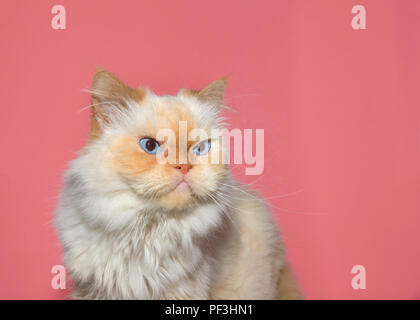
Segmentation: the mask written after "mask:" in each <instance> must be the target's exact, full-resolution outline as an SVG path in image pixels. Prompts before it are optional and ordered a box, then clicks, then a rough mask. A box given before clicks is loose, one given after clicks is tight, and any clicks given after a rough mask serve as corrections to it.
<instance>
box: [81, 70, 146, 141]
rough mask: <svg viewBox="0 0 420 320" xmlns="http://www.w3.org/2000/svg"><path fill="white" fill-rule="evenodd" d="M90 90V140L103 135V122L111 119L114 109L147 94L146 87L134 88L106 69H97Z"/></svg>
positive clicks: (125, 105)
mask: <svg viewBox="0 0 420 320" xmlns="http://www.w3.org/2000/svg"><path fill="white" fill-rule="evenodd" d="M89 92H90V93H91V101H92V104H91V111H92V120H91V130H90V136H89V140H94V139H96V138H98V137H99V136H100V135H101V133H102V124H103V123H107V122H109V121H110V116H111V115H112V113H113V111H116V109H124V108H127V101H130V100H134V101H141V100H142V99H143V97H144V95H145V94H146V90H145V89H143V88H137V89H133V88H131V87H129V86H127V85H126V84H124V83H123V82H122V81H121V80H120V79H118V77H117V76H116V75H115V74H113V73H112V72H110V71H108V70H105V69H99V70H97V71H96V73H95V75H94V77H93V82H92V88H91V89H90V90H89Z"/></svg>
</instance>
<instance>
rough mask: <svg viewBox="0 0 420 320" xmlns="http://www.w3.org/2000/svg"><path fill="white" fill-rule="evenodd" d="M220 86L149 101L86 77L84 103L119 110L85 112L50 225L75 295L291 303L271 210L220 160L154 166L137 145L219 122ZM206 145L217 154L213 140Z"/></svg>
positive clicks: (109, 78)
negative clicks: (87, 118) (184, 126)
mask: <svg viewBox="0 0 420 320" xmlns="http://www.w3.org/2000/svg"><path fill="white" fill-rule="evenodd" d="M218 84H219V85H220V83H218ZM223 85H224V82H223ZM213 86H214V85H213ZM219 89H220V87H218V86H217V87H216V88H214V87H213V88H211V86H209V87H208V88H206V89H204V90H202V91H201V93H202V95H201V96H200V95H199V92H193V91H190V92H185V91H184V93H182V94H181V95H179V96H178V97H157V96H155V95H153V94H152V93H151V92H148V91H146V90H144V89H141V90H140V89H137V90H134V89H131V88H129V87H126V86H124V85H123V84H122V83H121V82H119V80H118V79H116V78H115V76H113V75H112V74H110V73H109V72H106V71H100V72H98V73H97V75H96V77H95V80H94V85H93V89H92V92H93V102H94V103H95V102H96V103H97V104H98V105H100V104H101V105H102V107H103V108H104V109H105V107H104V106H105V104H106V103H110V106H111V108H118V107H121V110H122V112H117V113H116V114H112V112H113V111H106V112H105V111H104V109H99V108H97V109H96V110H95V111H94V114H93V118H92V130H91V136H90V142H89V144H88V145H87V146H86V147H85V148H84V149H83V150H82V151H81V153H80V155H79V157H78V158H77V159H76V160H74V161H73V162H72V163H71V165H70V169H69V170H68V172H67V174H66V178H65V184H64V190H63V192H62V194H61V197H60V203H59V207H58V209H57V214H56V225H57V228H58V230H59V236H60V240H61V243H62V245H63V249H64V258H65V263H66V266H67V268H68V270H69V272H70V274H71V276H72V278H73V280H74V288H73V296H74V297H75V298H81V299H276V298H282V297H284V298H300V297H301V296H300V292H299V289H298V287H297V286H296V284H295V282H294V279H293V275H292V274H291V273H290V272H289V270H288V266H287V262H286V259H285V254H284V249H283V245H282V242H281V240H280V236H279V230H278V227H277V225H276V223H275V221H274V219H273V218H272V216H271V213H270V212H269V210H268V209H267V207H266V206H265V204H264V203H263V202H262V201H261V200H260V199H258V198H257V197H256V196H255V195H254V194H253V193H252V192H250V191H249V190H247V189H246V188H244V187H242V186H239V185H238V184H237V183H236V182H235V181H234V180H233V178H232V177H231V174H230V172H229V170H228V168H227V166H226V165H224V164H209V163H207V164H206V163H204V162H203V163H200V162H197V163H195V164H191V165H188V168H186V169H185V167H184V166H181V165H179V164H172V165H171V164H158V163H157V162H156V159H155V158H153V157H154V156H153V157H152V155H151V154H147V153H146V152H144V151H142V150H141V149H140V148H139V145H138V144H137V140H138V139H139V138H138V137H144V136H147V137H151V136H155V134H156V130H158V129H161V128H162V127H164V128H167V127H171V128H172V129H174V130H175V129H177V128H178V124H177V123H179V121H186V122H187V123H188V124H189V125H191V126H193V127H202V128H205V129H206V130H209V129H210V128H214V127H217V126H219V124H218V122H217V110H216V108H215V105H212V104H211V103H215V100H214V99H211V98H215V97H216V96H214V94H215V92H216V93H217V92H218V90H219ZM206 90H207V91H206ZM215 90H216V91H215ZM204 93H205V94H204ZM218 93H219V94H220V90H219V92H218ZM203 97H204V98H206V99H207V100H204V98H203ZM122 98H123V99H122ZM106 99H108V100H106ZM110 101H111V102H110ZM217 103H219V104H220V100H218V101H217ZM206 108H208V109H206ZM206 112H207V113H206ZM166 113H169V114H170V116H168V115H167V114H166ZM203 113H204V114H203ZM200 116H201V118H200ZM176 120H178V122H177V121H176ZM145 128H147V129H145ZM145 130H146V131H147V130H148V131H147V132H146V131H145ZM151 131H154V133H152V132H151ZM148 139H149V138H148ZM155 142H156V141H155ZM163 145H164V143H163V141H162V146H163ZM168 145H169V143H168ZM159 147H161V146H159ZM212 148H213V149H215V150H217V149H218V148H220V150H219V151H220V152H221V151H222V145H218V142H217V141H214V142H212ZM145 151H147V150H145ZM200 161H203V160H202V159H201V158H200ZM194 170H195V171H194ZM181 172H182V173H181ZM182 179H183V180H182ZM184 180H185V182H184ZM180 181H181V182H180ZM181 184H182V186H180V185H181Z"/></svg>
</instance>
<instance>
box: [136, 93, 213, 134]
mask: <svg viewBox="0 0 420 320" xmlns="http://www.w3.org/2000/svg"><path fill="white" fill-rule="evenodd" d="M130 109H131V110H132V112H131V115H130V116H131V117H132V119H131V120H132V121H130V122H131V123H132V126H133V127H132V128H133V129H134V130H135V131H137V132H140V133H141V134H143V135H148V134H149V135H152V136H155V135H156V134H157V132H158V131H159V130H162V129H165V130H167V129H169V130H173V131H174V132H179V130H180V127H184V126H186V127H187V130H188V131H189V130H192V129H203V130H205V131H209V130H211V129H213V128H216V127H217V125H218V120H217V115H218V112H217V110H216V109H214V108H212V107H211V106H208V105H205V104H202V103H200V102H199V101H197V100H196V99H193V98H190V97H183V96H157V95H155V94H153V93H148V94H147V95H146V97H145V98H144V99H143V100H142V101H141V102H135V103H134V105H132V106H131V108H130Z"/></svg>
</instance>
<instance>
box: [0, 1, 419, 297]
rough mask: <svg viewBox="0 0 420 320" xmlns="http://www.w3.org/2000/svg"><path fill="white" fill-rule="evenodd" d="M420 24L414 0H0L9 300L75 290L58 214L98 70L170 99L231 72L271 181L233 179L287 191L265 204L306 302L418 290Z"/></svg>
mask: <svg viewBox="0 0 420 320" xmlns="http://www.w3.org/2000/svg"><path fill="white" fill-rule="evenodd" d="M55 4H62V5H64V6H65V8H66V10H67V29H66V30H58V31H57V30H53V29H52V28H51V18H52V16H53V15H52V14H51V8H52V6H53V5H55ZM356 4H363V5H365V7H366V10H367V30H358V31H356V30H353V29H352V28H351V20H352V17H353V14H352V13H351V8H352V7H353V6H354V5H356ZM419 24H420V1H416V0H413V1H409V0H405V1H397V0H395V1H385V0H378V1H356V0H353V1H348V0H340V1H336V0H330V1H324V0H322V1H320V0H317V1H309V0H308V1H295V0H293V1H279V0H275V1H214V0H213V1H207V2H204V1H140V0H135V1H134V0H133V1H124V0H118V1H93V0H89V1H82V0H71V1H70V0H60V1H41V0H39V1H32V0H26V1H16V0H14V1H2V2H1V4H0V39H1V43H0V46H1V48H0V58H1V59H0V61H1V73H0V96H1V108H0V112H1V113H0V115H1V116H0V150H1V160H0V298H3V299H4V298H7V299H13V298H24V299H56V298H65V297H66V296H67V294H68V292H67V291H65V290H64V291H62V290H53V289H52V288H51V284H50V282H51V278H52V274H51V268H52V266H54V265H56V264H61V263H62V261H61V256H60V255H61V250H60V246H59V243H58V241H57V237H56V234H55V232H54V229H53V227H52V223H51V220H52V213H53V210H54V207H55V204H56V197H57V195H58V193H59V190H60V188H61V177H62V174H63V171H64V169H65V168H66V164H67V162H68V161H69V160H70V159H72V158H74V157H75V151H76V150H78V149H79V148H81V147H82V146H83V145H84V143H85V141H86V137H87V132H88V126H89V112H87V111H84V112H79V111H80V110H81V109H82V108H83V107H85V106H87V105H89V104H90V98H89V95H88V94H86V93H83V92H82V91H81V89H83V88H88V87H89V86H90V82H91V79H92V75H93V72H94V70H95V68H96V67H99V66H100V67H105V68H108V69H109V70H111V71H113V72H115V73H116V74H117V75H118V76H120V77H121V79H123V80H124V81H126V82H127V83H128V84H130V85H132V86H137V85H139V84H143V85H146V86H149V87H150V88H151V89H153V90H154V91H155V92H157V93H169V94H173V93H175V92H176V91H177V89H178V88H180V87H202V86H204V85H205V84H207V83H208V82H210V81H212V80H215V79H217V78H220V77H222V76H225V75H226V74H229V75H230V80H229V84H228V88H227V96H226V101H227V102H228V103H229V104H230V105H231V106H232V107H233V108H235V109H237V110H239V111H240V113H239V114H234V115H231V119H232V121H231V122H232V125H233V126H234V127H239V128H253V129H256V128H263V129H265V152H266V153H265V154H266V157H265V172H264V174H263V176H260V177H255V176H244V175H243V167H240V168H236V169H235V171H234V172H235V173H237V174H238V176H239V177H240V179H241V180H242V181H245V182H253V181H255V180H257V181H256V182H255V184H254V186H255V188H256V189H258V190H259V191H260V193H261V195H262V196H264V197H273V196H281V195H287V194H288V195H287V196H284V197H282V198H274V199H271V200H270V202H271V204H272V205H273V211H274V213H275V215H276V217H277V218H278V221H279V223H280V224H281V226H282V229H283V234H284V239H285V242H286V245H287V247H288V256H289V259H290V261H291V263H292V265H293V267H294V269H295V271H296V274H297V277H298V279H299V281H300V283H301V285H302V287H303V289H304V291H305V293H306V296H307V297H308V298H310V299H316V298H318V299H330V298H338V299H375V298H380V299H383V298H385V299H391V298H409V299H419V298H420V252H419V251H420V250H419V242H420V231H419V224H420V215H419V213H420V200H419V196H420V144H419V138H420V131H419V120H420V114H419V102H420V101H419V88H420V68H419V63H420V55H419V53H420V25H419ZM357 264H362V265H364V266H365V267H366V271H367V278H366V279H367V289H366V290H353V289H352V287H351V279H352V277H353V275H352V274H351V268H352V266H353V265H357Z"/></svg>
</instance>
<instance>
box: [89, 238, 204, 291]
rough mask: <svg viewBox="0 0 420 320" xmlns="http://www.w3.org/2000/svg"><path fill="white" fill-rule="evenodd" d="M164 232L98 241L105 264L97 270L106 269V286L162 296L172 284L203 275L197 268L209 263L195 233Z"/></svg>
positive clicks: (104, 279) (103, 270) (175, 284)
mask: <svg viewBox="0 0 420 320" xmlns="http://www.w3.org/2000/svg"><path fill="white" fill-rule="evenodd" d="M162 232H163V230H158V232H156V233H154V234H146V235H145V234H143V235H142V236H141V237H139V236H138V235H134V234H133V235H129V236H128V237H118V238H116V239H114V240H113V241H107V243H104V242H102V243H98V244H97V245H98V246H99V247H100V248H96V249H95V252H101V253H102V257H101V258H100V261H101V262H102V263H101V264H102V265H101V266H99V267H98V268H96V272H100V273H102V274H101V275H99V276H100V277H102V279H103V281H104V284H105V287H106V288H110V287H114V288H117V290H118V291H119V292H120V293H119V295H123V296H125V297H126V298H136V299H148V298H151V297H152V296H153V297H155V298H162V297H164V296H165V292H166V291H167V290H168V288H173V287H178V286H179V285H180V284H183V285H186V283H187V282H188V281H191V279H192V278H194V277H198V276H199V274H198V273H196V274H194V272H195V271H196V270H199V269H200V268H203V267H208V262H207V259H206V256H205V255H204V252H203V249H202V248H201V247H200V246H199V245H198V244H197V243H195V241H194V235H193V234H190V233H188V232H187V230H183V232H180V231H179V230H178V231H171V230H166V234H164V233H162ZM98 249H99V250H98Z"/></svg>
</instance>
